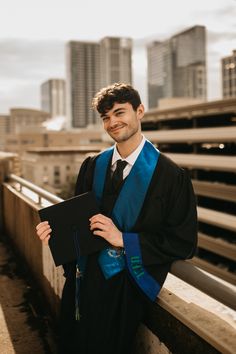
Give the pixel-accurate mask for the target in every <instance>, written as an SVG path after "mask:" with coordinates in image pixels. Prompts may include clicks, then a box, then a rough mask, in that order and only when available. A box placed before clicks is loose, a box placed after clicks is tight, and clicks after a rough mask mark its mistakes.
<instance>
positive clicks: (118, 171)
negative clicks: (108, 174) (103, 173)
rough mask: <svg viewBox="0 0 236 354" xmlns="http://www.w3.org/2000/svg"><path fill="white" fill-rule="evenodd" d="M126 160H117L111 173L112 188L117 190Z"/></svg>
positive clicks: (121, 179)
mask: <svg viewBox="0 0 236 354" xmlns="http://www.w3.org/2000/svg"><path fill="white" fill-rule="evenodd" d="M127 163H128V162H127V161H125V160H124V161H122V160H117V163H116V169H115V171H114V172H113V175H112V179H111V180H112V189H113V190H114V191H117V190H118V188H119V187H120V185H121V183H122V181H123V170H124V168H125V166H126V165H127Z"/></svg>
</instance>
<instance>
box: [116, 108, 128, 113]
mask: <svg viewBox="0 0 236 354" xmlns="http://www.w3.org/2000/svg"><path fill="white" fill-rule="evenodd" d="M123 110H125V107H119V108H116V109H115V110H114V111H113V113H117V112H119V111H123Z"/></svg>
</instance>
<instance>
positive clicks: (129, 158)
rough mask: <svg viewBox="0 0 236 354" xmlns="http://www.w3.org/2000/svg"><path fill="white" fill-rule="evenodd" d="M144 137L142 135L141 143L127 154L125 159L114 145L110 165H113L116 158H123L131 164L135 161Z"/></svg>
mask: <svg viewBox="0 0 236 354" xmlns="http://www.w3.org/2000/svg"><path fill="white" fill-rule="evenodd" d="M146 140H147V139H146V138H145V137H144V136H143V135H142V140H141V143H140V144H139V146H138V147H137V148H136V149H135V150H134V151H133V152H132V153H131V154H130V155H129V156H127V157H126V158H125V159H123V158H122V157H121V156H120V154H119V152H118V150H117V147H116V145H115V146H114V151H113V156H112V161H111V165H112V166H113V165H114V164H115V163H116V161H117V160H125V161H127V162H128V164H129V165H131V166H133V165H134V163H135V161H136V160H137V158H138V155H139V154H140V152H141V150H142V148H143V146H144V144H145V142H146Z"/></svg>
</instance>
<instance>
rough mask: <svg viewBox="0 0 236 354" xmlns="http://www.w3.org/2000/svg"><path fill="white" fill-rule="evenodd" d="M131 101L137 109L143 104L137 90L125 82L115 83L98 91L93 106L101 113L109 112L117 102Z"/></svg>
mask: <svg viewBox="0 0 236 354" xmlns="http://www.w3.org/2000/svg"><path fill="white" fill-rule="evenodd" d="M126 102H128V103H130V104H131V105H132V107H133V109H134V110H135V111H136V110H137V108H138V106H139V105H140V104H141V99H140V96H139V93H138V91H137V90H135V89H134V88H133V87H132V86H131V85H128V84H125V83H114V84H112V85H109V86H107V87H103V88H102V89H101V90H100V91H98V92H97V93H96V95H95V96H94V98H93V101H92V107H93V108H94V109H96V110H97V111H98V112H99V113H100V114H101V115H103V114H105V113H106V112H108V111H109V110H110V109H112V107H113V106H114V104H115V103H126Z"/></svg>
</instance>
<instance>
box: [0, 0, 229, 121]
mask: <svg viewBox="0 0 236 354" xmlns="http://www.w3.org/2000/svg"><path fill="white" fill-rule="evenodd" d="M0 9H1V11H0V114H4V113H8V111H9V109H10V108H11V107H31V108H40V84H41V83H42V82H44V81H46V80H47V79H49V78H53V77H55V78H56V77H58V78H65V53H64V49H65V43H66V42H67V41H69V40H95V41H99V40H100V39H101V38H103V37H105V36H125V37H131V38H133V39H134V54H133V68H134V73H133V74H134V75H133V76H134V86H135V87H136V88H137V89H138V90H139V91H140V93H141V96H142V98H143V101H144V103H146V85H147V84H146V53H145V45H146V44H147V43H148V42H149V41H151V40H165V39H167V38H169V37H170V36H172V35H174V34H176V33H178V32H180V31H182V30H184V29H186V28H189V27H192V26H195V25H204V26H206V28H207V39H208V43H207V65H208V99H209V100H213V99H219V98H221V71H220V69H221V67H220V65H221V63H220V59H221V58H222V57H224V56H228V55H231V54H232V50H233V49H236V1H235V0H197V1H190V0H188V1H187V0H178V1H176V0H172V1H170V0H164V1H158V0H145V1H143V0H118V1H111V0H99V1H96V0H86V1H84V0H83V1H82V0H40V1H34V0H21V1H16V0H8V1H6V0H0Z"/></svg>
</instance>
